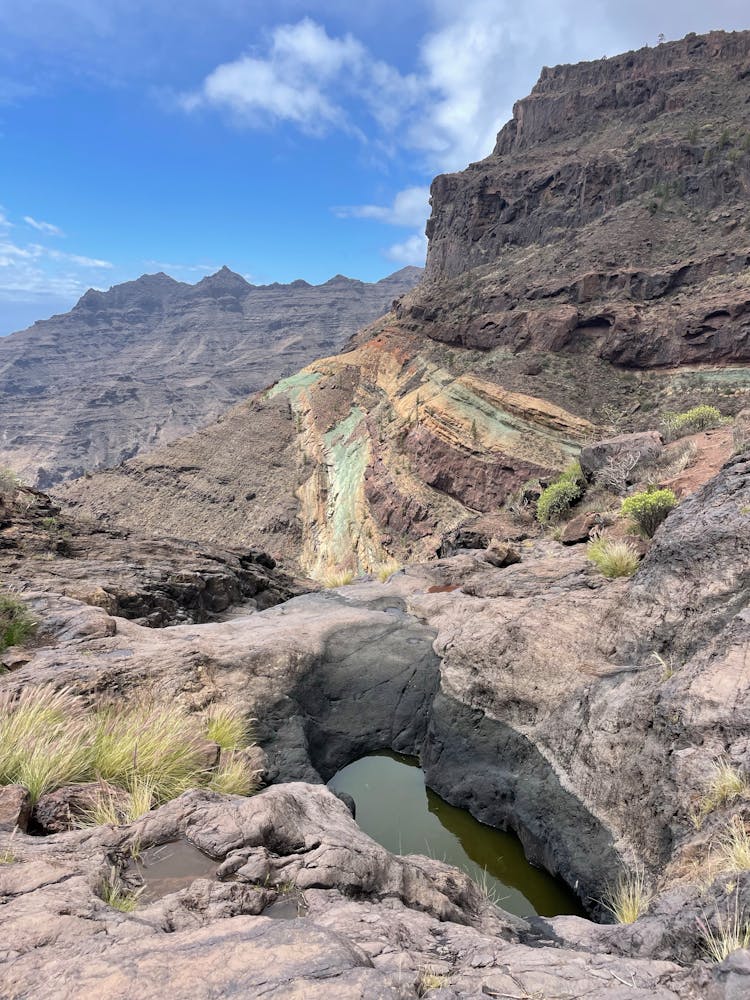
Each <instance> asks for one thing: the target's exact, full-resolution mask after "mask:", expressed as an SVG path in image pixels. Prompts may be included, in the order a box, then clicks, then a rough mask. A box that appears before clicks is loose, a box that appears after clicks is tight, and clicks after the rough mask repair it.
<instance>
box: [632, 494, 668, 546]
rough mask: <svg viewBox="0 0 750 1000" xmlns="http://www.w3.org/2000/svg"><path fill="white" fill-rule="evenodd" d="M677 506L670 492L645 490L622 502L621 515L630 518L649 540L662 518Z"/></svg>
mask: <svg viewBox="0 0 750 1000" xmlns="http://www.w3.org/2000/svg"><path fill="white" fill-rule="evenodd" d="M676 505H677V497H676V496H675V495H674V492H673V491H672V490H650V491H649V490H647V491H646V492H645V493H634V494H633V495H632V496H631V497H626V498H625V499H624V500H623V501H622V507H621V508H620V511H621V513H622V514H623V515H624V516H625V517H630V518H632V519H633V520H634V521H635V523H636V524H637V526H638V529H639V530H640V531H641V533H642V534H644V535H645V536H646V538H651V537H652V536H653V534H654V532H655V531H656V529H657V528H658V527H659V525H660V524H661V522H662V521H663V520H664V518H665V517H666V516H667V514H669V512H670V511H671V510H672V509H673V508H674V507H675V506H676Z"/></svg>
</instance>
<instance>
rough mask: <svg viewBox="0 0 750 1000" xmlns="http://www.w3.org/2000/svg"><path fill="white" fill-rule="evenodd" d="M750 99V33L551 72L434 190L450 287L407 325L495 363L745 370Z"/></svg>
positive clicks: (437, 273) (438, 255)
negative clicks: (532, 355) (486, 150)
mask: <svg viewBox="0 0 750 1000" xmlns="http://www.w3.org/2000/svg"><path fill="white" fill-rule="evenodd" d="M749 101H750V35H749V34H748V33H747V32H741V33H735V34H725V33H723V32H716V33H714V34H711V35H705V36H701V37H697V36H688V37H687V38H685V39H683V40H682V41H680V42H674V43H670V44H669V45H660V46H657V47H656V48H653V49H642V50H640V51H638V52H630V53H627V54H625V55H622V56H617V57H615V58H613V59H601V60H598V61H597V62H592V63H582V64H580V65H576V66H559V67H556V68H554V69H545V70H544V71H543V73H542V76H541V78H540V80H539V82H538V84H537V85H536V87H535V88H534V90H533V91H532V93H531V94H530V96H529V97H527V98H525V99H524V100H522V101H519V102H518V103H517V104H516V106H515V108H514V111H513V119H512V121H510V122H509V123H508V124H507V125H506V126H505V128H504V129H503V130H502V131H501V133H500V135H499V136H498V139H497V145H496V147H495V149H494V151H493V152H492V154H491V155H490V156H488V157H487V158H486V159H485V160H482V161H481V162H479V163H474V164H472V165H471V166H470V167H469V168H468V170H465V171H464V172H463V173H460V174H453V175H447V176H442V177H438V178H437V179H436V180H435V182H434V183H433V186H432V205H433V212H432V217H431V219H430V221H429V223H428V235H429V236H430V249H429V256H428V261H427V276H428V278H429V279H431V280H432V281H433V282H438V283H444V282H445V281H446V279H447V284H445V286H444V287H445V291H444V293H443V295H442V296H441V297H440V301H438V303H437V305H435V296H434V295H433V294H431V292H430V290H429V285H428V286H427V288H426V289H425V292H424V294H423V295H420V294H419V293H417V295H416V296H414V298H413V301H412V305H411V306H409V307H407V308H405V309H404V311H403V315H404V317H411V318H412V319H413V320H416V321H418V323H419V324H420V329H421V330H422V331H423V332H424V333H426V334H427V335H428V336H432V337H435V338H436V339H438V340H441V341H444V342H448V343H458V344H463V345H466V346H475V347H479V348H482V349H485V350H489V349H492V348H497V347H500V346H505V347H509V348H510V349H511V350H514V351H518V350H524V351H529V350H534V351H537V352H540V353H546V352H549V351H555V352H557V351H565V352H569V353H575V352H578V351H583V352H585V353H587V354H593V355H595V356H596V357H599V358H602V359H604V360H606V361H610V362H612V363H614V364H617V365H625V366H630V367H636V368H648V367H656V366H666V365H677V364H691V363H697V362H703V363H706V362H713V363H717V362H718V363H727V362H738V361H743V362H747V361H748V360H750V286H748V283H747V277H746V271H747V267H748V264H749V263H750V248H749V246H748V234H747V228H746V213H745V205H746V202H747V196H748V191H749V190H750V115H749V113H748V102H749ZM451 279H452V280H451Z"/></svg>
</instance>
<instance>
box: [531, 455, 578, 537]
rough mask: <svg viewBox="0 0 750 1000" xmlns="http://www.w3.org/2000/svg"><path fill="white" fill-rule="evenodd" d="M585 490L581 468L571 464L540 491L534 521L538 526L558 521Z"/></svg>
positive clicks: (574, 463) (575, 463)
mask: <svg viewBox="0 0 750 1000" xmlns="http://www.w3.org/2000/svg"><path fill="white" fill-rule="evenodd" d="M584 489H585V484H584V478H583V474H582V473H581V466H580V465H579V464H578V462H573V463H572V464H571V465H569V466H568V467H567V469H565V470H564V471H563V472H562V473H561V474H560V475H559V476H558V477H557V479H556V480H555V481H554V482H553V483H550V484H549V486H548V487H547V488H546V489H544V490H542V493H541V496H540V497H539V500H538V501H537V505H536V519H537V521H539V523H540V524H550V523H552V522H554V521H559V520H560V518H561V517H564V515H565V514H567V512H568V511H569V510H570V508H571V507H572V506H573V504H574V503H575V502H576V501H577V500H580V499H581V497H582V496H583V491H584Z"/></svg>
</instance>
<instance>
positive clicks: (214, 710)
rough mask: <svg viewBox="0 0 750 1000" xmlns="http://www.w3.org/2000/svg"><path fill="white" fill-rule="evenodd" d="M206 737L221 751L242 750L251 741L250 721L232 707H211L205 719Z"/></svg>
mask: <svg viewBox="0 0 750 1000" xmlns="http://www.w3.org/2000/svg"><path fill="white" fill-rule="evenodd" d="M206 736H207V737H208V739H209V740H212V741H213V742H214V743H218V744H219V746H220V747H221V749H222V750H244V749H245V748H246V747H248V746H249V745H250V744H251V743H252V740H253V735H252V725H251V722H250V720H249V719H248V718H247V717H246V716H245V714H244V713H243V712H241V711H240V710H239V709H238V708H236V707H235V706H233V705H212V706H211V708H210V709H209V710H208V714H207V717H206Z"/></svg>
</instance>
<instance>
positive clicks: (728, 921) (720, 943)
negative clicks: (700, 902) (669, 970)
mask: <svg viewBox="0 0 750 1000" xmlns="http://www.w3.org/2000/svg"><path fill="white" fill-rule="evenodd" d="M698 926H699V927H700V931H701V936H702V937H703V949H704V951H705V953H706V957H707V958H708V959H709V961H711V962H716V963H717V964H718V963H719V962H723V961H724V959H725V958H727V957H728V956H729V955H731V954H732V952H733V951H737V950H738V949H739V948H750V921H748V920H747V919H746V917H745V914H744V913H743V914H740V911H739V899H738V897H737V896H735V900H734V913H729V912H727V915H726V917H723V916H721V914H719V913H718V912H717V914H716V921H715V929H714V927H713V926H712V925H711V924H709V922H708V920H707V919H706V918H705V916H704V917H703V919H702V920H699V921H698Z"/></svg>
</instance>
